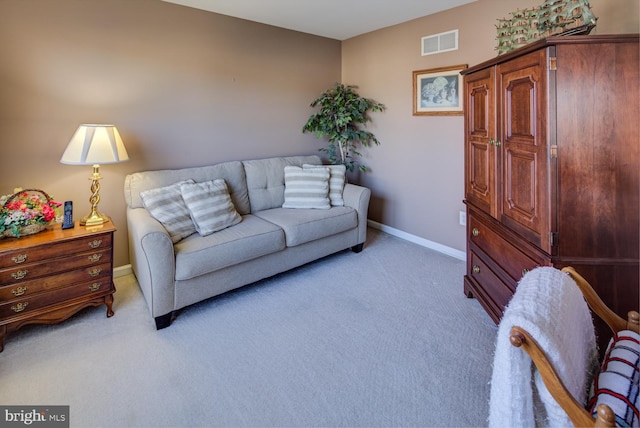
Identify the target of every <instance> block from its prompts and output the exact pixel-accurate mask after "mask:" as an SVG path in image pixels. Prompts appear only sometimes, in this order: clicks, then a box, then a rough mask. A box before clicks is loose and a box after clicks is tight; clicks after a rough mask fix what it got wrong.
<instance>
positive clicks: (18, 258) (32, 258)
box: [0, 233, 112, 269]
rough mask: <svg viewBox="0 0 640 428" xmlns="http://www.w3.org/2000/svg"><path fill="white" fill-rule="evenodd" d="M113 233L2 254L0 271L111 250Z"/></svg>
mask: <svg viewBox="0 0 640 428" xmlns="http://www.w3.org/2000/svg"><path fill="white" fill-rule="evenodd" d="M111 240H112V234H111V233H103V234H100V235H95V236H87V237H82V238H78V239H75V240H68V241H62V242H54V243H51V244H42V245H38V246H35V247H30V248H24V249H16V250H13V251H7V252H4V253H2V254H0V269H3V268H11V267H17V266H22V265H25V264H29V263H35V262H39V261H42V260H50V259H52V258H57V257H60V256H61V255H66V254H78V253H84V252H86V251H103V250H107V249H110V248H111Z"/></svg>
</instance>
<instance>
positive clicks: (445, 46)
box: [422, 30, 458, 56]
mask: <svg viewBox="0 0 640 428" xmlns="http://www.w3.org/2000/svg"><path fill="white" fill-rule="evenodd" d="M455 50H458V30H452V31H447V32H445V33H439V34H433V35H431V36H425V37H423V38H422V56H425V55H433V54H437V53H441V52H448V51H455Z"/></svg>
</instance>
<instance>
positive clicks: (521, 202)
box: [504, 149, 538, 230]
mask: <svg viewBox="0 0 640 428" xmlns="http://www.w3.org/2000/svg"><path fill="white" fill-rule="evenodd" d="M505 175H506V176H508V177H511V180H509V181H506V182H505V188H504V192H505V203H506V206H505V207H504V209H505V210H507V211H509V213H510V217H513V218H516V217H517V219H518V220H519V221H520V223H522V224H529V225H531V227H530V229H532V230H535V227H534V225H535V222H536V217H537V216H536V212H537V211H538V209H537V208H538V207H537V206H536V203H537V201H536V184H537V183H536V182H537V180H536V156H535V153H531V152H529V151H523V150H517V149H508V150H505Z"/></svg>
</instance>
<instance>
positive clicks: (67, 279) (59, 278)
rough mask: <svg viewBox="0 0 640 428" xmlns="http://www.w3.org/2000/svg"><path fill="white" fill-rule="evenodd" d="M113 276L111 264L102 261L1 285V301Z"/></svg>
mask: <svg viewBox="0 0 640 428" xmlns="http://www.w3.org/2000/svg"><path fill="white" fill-rule="evenodd" d="M110 276H111V264H110V263H108V262H107V263H102V264H99V265H97V266H89V267H85V268H82V269H77V270H73V271H69V272H64V273H60V274H57V275H51V276H45V277H42V278H36V279H34V280H31V281H22V282H20V283H19V284H14V285H5V286H2V287H0V302H6V301H8V300H13V299H16V298H22V297H31V296H32V295H34V294H37V293H40V292H43V291H49V290H54V289H56V288H63V287H67V286H68V285H70V284H77V283H79V282H86V281H92V280H95V279H98V278H102V277H110Z"/></svg>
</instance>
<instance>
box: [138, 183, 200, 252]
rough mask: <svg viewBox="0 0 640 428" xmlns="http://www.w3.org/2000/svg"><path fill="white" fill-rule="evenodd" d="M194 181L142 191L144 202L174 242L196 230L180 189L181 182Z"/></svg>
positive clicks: (141, 196) (141, 195)
mask: <svg viewBox="0 0 640 428" xmlns="http://www.w3.org/2000/svg"><path fill="white" fill-rule="evenodd" d="M193 182H194V181H193V180H191V179H189V180H185V181H180V182H178V183H175V184H172V185H170V186H166V187H158V188H157V189H150V190H145V191H143V192H140V198H141V199H142V204H143V205H144V207H145V208H146V209H147V211H149V213H150V214H151V216H152V217H153V218H155V219H156V220H158V221H159V222H160V223H161V224H162V226H164V228H165V229H166V230H167V233H168V234H169V237H170V238H171V242H173V243H174V244H175V243H176V242H179V241H181V240H182V239H184V238H186V237H187V236H190V235H192V234H194V233H195V232H196V228H195V226H194V224H193V221H192V220H191V216H190V215H189V210H188V209H187V205H186V204H185V203H184V200H183V199H182V192H181V190H180V185H181V184H183V183H193Z"/></svg>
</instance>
